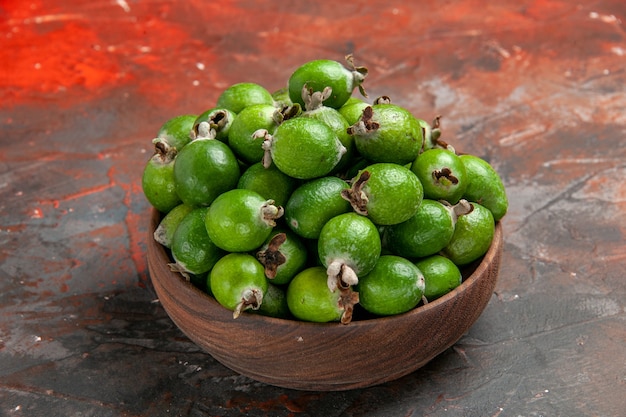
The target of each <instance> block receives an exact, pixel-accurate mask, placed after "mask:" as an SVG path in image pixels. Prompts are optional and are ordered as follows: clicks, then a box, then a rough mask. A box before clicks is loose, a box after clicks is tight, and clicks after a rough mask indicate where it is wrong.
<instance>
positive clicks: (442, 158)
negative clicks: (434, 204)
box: [411, 148, 469, 204]
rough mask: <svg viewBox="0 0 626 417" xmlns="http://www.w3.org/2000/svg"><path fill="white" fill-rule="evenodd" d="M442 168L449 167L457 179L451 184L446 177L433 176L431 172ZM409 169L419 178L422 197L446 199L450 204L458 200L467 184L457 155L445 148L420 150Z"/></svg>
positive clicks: (465, 174) (462, 166) (465, 175)
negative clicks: (422, 190) (456, 181)
mask: <svg viewBox="0 0 626 417" xmlns="http://www.w3.org/2000/svg"><path fill="white" fill-rule="evenodd" d="M444 168H448V169H450V171H451V172H452V175H454V176H455V177H456V178H457V179H458V183H457V184H453V183H451V182H450V180H448V179H447V178H443V177H442V178H439V179H437V178H435V177H434V175H433V172H439V171H441V170H442V169H444ZM411 171H413V173H414V174H415V175H417V178H419V180H420V182H421V183H422V186H423V187H424V198H430V199H432V200H446V201H447V202H449V203H450V204H456V203H458V202H459V200H460V199H461V197H463V194H464V193H465V189H466V188H467V184H468V182H469V181H468V177H467V173H466V171H465V166H464V165H463V162H461V160H460V159H459V157H458V156H457V155H456V154H455V153H454V152H451V151H448V150H446V149H439V148H436V149H428V150H426V151H424V152H422V153H421V154H420V155H419V156H418V157H417V158H416V159H415V161H414V162H413V164H412V165H411Z"/></svg>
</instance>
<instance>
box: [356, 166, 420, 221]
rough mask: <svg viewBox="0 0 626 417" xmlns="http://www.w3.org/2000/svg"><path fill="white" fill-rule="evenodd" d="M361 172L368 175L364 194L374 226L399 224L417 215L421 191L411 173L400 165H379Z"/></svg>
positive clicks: (418, 182)
mask: <svg viewBox="0 0 626 417" xmlns="http://www.w3.org/2000/svg"><path fill="white" fill-rule="evenodd" d="M363 171H368V172H369V173H370V178H369V180H368V181H367V182H366V183H365V186H364V187H363V192H364V193H365V195H366V196H367V198H368V200H369V201H368V203H367V206H366V207H367V217H369V218H370V220H372V221H373V222H374V223H375V224H377V225H381V226H385V225H392V224H398V223H402V222H404V221H407V220H408V219H410V218H411V217H413V216H414V215H415V213H417V210H418V209H419V206H420V204H421V203H422V199H423V197H424V190H423V189H422V184H421V183H420V181H419V180H418V179H417V177H416V176H415V174H413V172H411V170H409V169H408V168H405V167H403V166H402V165H397V164H391V163H384V162H381V163H378V164H372V165H370V166H368V167H367V168H365V169H364V170H363ZM363 171H361V173H360V174H359V177H360V176H361V175H362V173H363Z"/></svg>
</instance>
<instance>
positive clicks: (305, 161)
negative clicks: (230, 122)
mask: <svg viewBox="0 0 626 417" xmlns="http://www.w3.org/2000/svg"><path fill="white" fill-rule="evenodd" d="M344 149H345V148H344V147H343V145H342V144H341V142H340V141H339V139H338V138H337V135H335V133H334V132H333V130H332V129H331V128H330V127H328V126H327V125H326V124H324V123H323V122H321V121H319V120H316V119H311V118H307V117H296V118H293V119H288V120H286V121H284V122H283V123H281V124H280V125H279V126H278V128H277V129H276V131H275V132H274V135H273V140H272V145H271V155H272V160H273V161H274V164H276V166H277V167H278V169H280V170H281V171H282V172H284V173H285V174H287V175H289V176H290V177H293V178H298V179H312V178H318V177H321V176H324V175H326V174H328V173H329V172H331V171H332V170H333V168H335V166H336V165H337V163H338V162H339V160H340V159H341V156H342V152H341V151H342V150H344Z"/></svg>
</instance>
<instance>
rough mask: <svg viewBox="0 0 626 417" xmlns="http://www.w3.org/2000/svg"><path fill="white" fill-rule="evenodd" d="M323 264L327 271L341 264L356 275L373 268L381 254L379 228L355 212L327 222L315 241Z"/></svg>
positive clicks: (365, 272)
mask: <svg viewBox="0 0 626 417" xmlns="http://www.w3.org/2000/svg"><path fill="white" fill-rule="evenodd" d="M317 252H318V255H319V258H320V260H321V262H322V264H323V265H324V266H325V267H327V268H328V265H330V264H331V262H333V261H340V262H342V263H344V264H345V265H347V266H349V267H350V268H352V270H353V271H354V273H355V274H357V276H361V275H362V274H367V273H368V272H370V271H371V270H372V268H374V266H375V265H376V262H377V261H378V258H379V257H380V253H381V242H380V234H379V233H378V228H377V227H376V225H374V223H372V221H371V220H370V219H368V218H367V217H363V216H361V215H358V214H356V213H344V214H340V215H338V216H335V217H333V218H332V219H330V220H329V221H328V222H327V223H326V224H325V225H324V227H323V228H322V231H321V232H320V237H319V240H318V242H317Z"/></svg>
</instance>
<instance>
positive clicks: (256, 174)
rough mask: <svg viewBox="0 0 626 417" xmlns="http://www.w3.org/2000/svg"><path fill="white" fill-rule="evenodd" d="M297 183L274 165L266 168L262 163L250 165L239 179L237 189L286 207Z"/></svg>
mask: <svg viewBox="0 0 626 417" xmlns="http://www.w3.org/2000/svg"><path fill="white" fill-rule="evenodd" d="M296 185H297V181H296V180H295V179H294V178H291V177H290V176H288V175H286V174H284V173H283V172H282V171H281V170H279V169H278V168H276V165H274V164H272V165H270V166H269V168H265V167H264V166H263V164H262V163H261V162H257V163H256V164H253V165H250V166H249V167H248V168H247V169H246V170H245V171H244V172H243V174H241V177H240V178H239V182H238V183H237V188H242V189H246V190H252V191H255V192H257V193H259V194H260V195H261V196H262V197H263V198H265V199H266V200H274V204H276V205H277V206H283V207H284V206H285V204H287V200H288V199H289V197H290V196H291V193H292V192H293V190H294V189H295V188H296Z"/></svg>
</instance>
